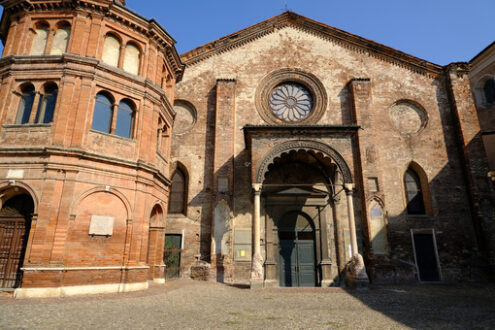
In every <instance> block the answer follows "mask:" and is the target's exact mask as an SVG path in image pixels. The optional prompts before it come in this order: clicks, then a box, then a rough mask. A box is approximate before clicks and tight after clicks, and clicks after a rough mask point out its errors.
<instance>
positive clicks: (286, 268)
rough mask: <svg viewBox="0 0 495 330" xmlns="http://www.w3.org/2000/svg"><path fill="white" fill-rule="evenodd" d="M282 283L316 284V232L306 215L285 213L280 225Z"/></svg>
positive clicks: (312, 285)
mask: <svg viewBox="0 0 495 330" xmlns="http://www.w3.org/2000/svg"><path fill="white" fill-rule="evenodd" d="M278 236H279V243H278V244H279V245H278V246H279V252H280V258H279V273H280V286H289V287H291V286H296V287H301V286H302V287H314V286H316V267H315V264H316V258H315V257H316V256H315V235H314V228H313V226H312V224H311V220H310V219H308V218H307V217H306V216H305V215H304V214H302V213H298V212H291V213H289V214H286V215H285V216H284V217H283V219H282V220H281V221H280V222H279V225H278Z"/></svg>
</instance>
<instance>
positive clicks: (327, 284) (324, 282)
mask: <svg viewBox="0 0 495 330" xmlns="http://www.w3.org/2000/svg"><path fill="white" fill-rule="evenodd" d="M334 283H335V282H334V281H333V280H322V281H321V287H322V288H328V287H330V286H333V285H334Z"/></svg>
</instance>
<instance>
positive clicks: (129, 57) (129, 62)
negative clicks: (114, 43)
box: [124, 43, 141, 75]
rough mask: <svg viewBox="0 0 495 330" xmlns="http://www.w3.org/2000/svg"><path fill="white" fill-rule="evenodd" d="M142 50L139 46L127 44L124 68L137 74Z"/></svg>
mask: <svg viewBox="0 0 495 330" xmlns="http://www.w3.org/2000/svg"><path fill="white" fill-rule="evenodd" d="M140 57H141V52H140V51H139V48H138V47H137V46H136V45H134V44H132V43H129V44H127V46H125V57H124V70H125V71H127V72H129V73H132V74H135V75H137V74H138V73H139V65H140V62H139V60H140Z"/></svg>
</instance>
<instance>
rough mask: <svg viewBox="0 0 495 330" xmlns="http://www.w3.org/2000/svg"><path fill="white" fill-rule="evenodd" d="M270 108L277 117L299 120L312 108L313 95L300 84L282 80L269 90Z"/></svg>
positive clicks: (293, 120) (309, 112) (308, 113)
mask: <svg viewBox="0 0 495 330" xmlns="http://www.w3.org/2000/svg"><path fill="white" fill-rule="evenodd" d="M269 102H270V109H271V110H272V112H273V114H274V115H275V116H277V117H278V118H279V119H282V120H283V121H286V122H300V121H302V120H304V119H306V118H307V117H308V116H309V115H310V114H311V111H312V110H313V97H312V96H311V93H310V92H309V91H308V90H307V89H306V87H304V86H303V85H301V84H298V83H294V82H284V83H282V84H280V85H278V86H277V87H275V89H274V90H273V91H272V92H271V94H270V100H269Z"/></svg>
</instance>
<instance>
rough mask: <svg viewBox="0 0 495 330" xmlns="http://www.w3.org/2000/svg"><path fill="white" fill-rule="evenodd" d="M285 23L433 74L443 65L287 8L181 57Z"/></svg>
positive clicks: (206, 53)
mask: <svg viewBox="0 0 495 330" xmlns="http://www.w3.org/2000/svg"><path fill="white" fill-rule="evenodd" d="M286 26H293V27H295V28H299V29H301V30H304V31H306V32H309V33H312V34H313V35H317V36H319V37H321V38H324V39H327V40H331V41H333V42H336V43H338V44H340V45H342V46H344V47H346V48H349V49H354V50H356V51H359V52H363V51H367V52H369V53H370V55H371V56H374V57H377V58H379V59H382V60H385V61H387V62H393V63H395V64H396V65H399V66H403V67H407V68H409V69H410V70H412V71H414V72H417V73H421V74H425V75H429V76H436V75H439V74H441V73H442V71H443V68H444V67H443V66H441V65H438V64H435V63H432V62H429V61H426V60H423V59H420V58H418V57H415V56H412V55H409V54H406V53H404V52H401V51H399V50H396V49H394V48H391V47H388V46H385V45H383V44H380V43H378V42H375V41H373V40H369V39H366V38H363V37H359V36H357V35H355V34H352V33H349V32H346V31H343V30H340V29H338V28H335V27H332V26H329V25H326V24H324V23H321V22H318V21H315V20H312V19H310V18H307V17H305V16H302V15H299V14H297V13H294V12H292V11H286V12H284V13H282V14H280V15H277V16H274V17H271V18H269V19H267V20H265V21H262V22H260V23H257V24H254V25H251V26H249V27H247V28H245V29H242V30H239V31H237V32H234V33H231V34H229V35H227V36H224V37H222V38H219V39H217V40H214V41H212V42H209V43H207V44H204V45H202V46H199V47H196V48H194V49H192V50H190V51H187V52H185V53H183V54H181V58H182V61H183V62H184V63H185V64H186V65H194V64H196V63H198V62H201V61H203V60H205V59H207V58H209V57H211V56H214V55H216V54H220V53H223V52H225V51H228V50H231V49H234V48H237V47H240V46H242V45H244V44H246V43H248V42H251V41H253V40H256V39H259V38H261V37H263V36H265V35H267V34H269V33H273V32H275V31H276V30H277V29H280V28H284V27H286Z"/></svg>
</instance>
